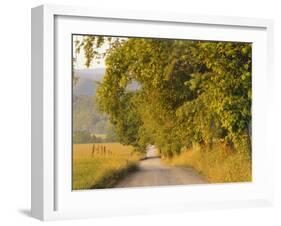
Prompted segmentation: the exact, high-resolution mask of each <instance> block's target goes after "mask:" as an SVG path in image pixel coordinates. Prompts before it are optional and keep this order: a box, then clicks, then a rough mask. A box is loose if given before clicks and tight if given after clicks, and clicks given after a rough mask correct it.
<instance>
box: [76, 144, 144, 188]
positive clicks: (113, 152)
mask: <svg viewBox="0 0 281 226" xmlns="http://www.w3.org/2000/svg"><path fill="white" fill-rule="evenodd" d="M93 147H94V148H93ZM133 150H134V148H133V147H132V146H125V145H122V144H120V143H95V144H73V183H72V184H73V190H81V189H93V188H109V187H113V186H114V185H115V184H116V183H117V181H118V180H119V179H120V178H122V177H123V176H125V175H126V174H127V173H129V172H130V171H133V170H136V169H137V163H138V160H139V159H140V157H141V155H140V154H138V153H137V152H134V151H133Z"/></svg>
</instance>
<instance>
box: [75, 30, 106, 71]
mask: <svg viewBox="0 0 281 226" xmlns="http://www.w3.org/2000/svg"><path fill="white" fill-rule="evenodd" d="M82 39H83V36H82V35H74V36H73V52H74V54H73V55H74V57H75V58H76V60H77V61H76V66H75V69H85V68H87V67H86V66H85V54H84V51H83V49H81V51H80V53H79V54H76V53H75V40H82ZM108 48H109V45H108V44H107V43H105V44H104V45H102V47H101V48H99V49H97V51H98V52H99V53H103V52H105V51H106V50H107V49H108ZM104 61H105V58H101V59H99V63H98V62H97V60H94V61H93V62H92V65H91V66H90V67H89V68H104V67H105V62H104Z"/></svg>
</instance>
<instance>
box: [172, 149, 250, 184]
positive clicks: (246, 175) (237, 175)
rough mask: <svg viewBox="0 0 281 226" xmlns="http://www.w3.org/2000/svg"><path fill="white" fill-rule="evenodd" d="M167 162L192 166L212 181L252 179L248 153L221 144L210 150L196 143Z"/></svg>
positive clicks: (247, 180)
mask: <svg viewBox="0 0 281 226" xmlns="http://www.w3.org/2000/svg"><path fill="white" fill-rule="evenodd" d="M167 162H168V163H169V164H171V165H174V166H184V167H192V168H194V169H195V170H197V171H198V172H199V173H201V174H202V175H203V176H205V178H206V179H207V180H208V181H209V182H210V183H226V182H249V181H252V164H251V159H250V158H249V157H248V155H247V154H245V153H239V152H235V151H234V150H231V149H230V148H227V147H225V146H224V145H221V144H217V145H214V146H213V147H212V149H210V150H209V149H207V148H204V147H202V146H199V145H195V146H193V147H192V148H190V149H187V150H186V151H184V152H182V153H181V154H180V155H178V156H175V157H173V158H171V159H169V160H167Z"/></svg>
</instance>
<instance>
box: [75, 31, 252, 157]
mask: <svg viewBox="0 0 281 226" xmlns="http://www.w3.org/2000/svg"><path fill="white" fill-rule="evenodd" d="M89 37H91V36H89ZM93 37H95V36H93ZM98 40H100V39H97V38H88V39H85V40H84V42H83V44H81V43H80V44H78V45H77V46H78V47H79V48H84V51H85V53H86V54H85V56H86V65H87V66H89V65H90V62H91V61H92V60H93V59H94V56H95V54H96V53H95V46H96V47H97V46H100V45H102V44H103V43H104V42H106V41H107V42H110V48H109V49H108V50H107V51H106V53H104V54H106V74H105V76H104V79H103V81H102V83H101V85H100V86H99V87H98V90H97V103H98V106H99V108H100V110H101V111H102V112H104V113H107V114H108V116H109V118H110V121H111V123H112V125H113V126H114V130H115V132H116V134H117V135H118V137H119V141H120V142H121V143H123V144H130V145H133V146H135V147H136V148H137V149H139V150H143V149H144V147H145V146H146V145H147V144H155V145H156V146H157V147H158V148H159V150H160V152H161V154H162V155H164V156H172V155H175V154H177V153H179V152H181V150H182V149H183V147H189V146H191V145H192V144H193V143H200V144H204V145H206V146H207V147H208V146H211V145H212V144H213V143H214V142H225V143H227V144H229V145H232V146H233V147H234V149H236V150H237V151H239V152H245V153H248V154H251V153H250V151H251V146H250V145H251V144H250V141H251V99H252V91H251V87H252V85H251V64H252V63H251V58H252V57H251V53H252V46H251V44H250V43H241V42H213V41H192V40H169V39H152V38H128V39H115V40H113V41H112V40H111V39H110V40H105V39H101V40H100V41H98ZM132 83H137V84H138V88H137V89H135V90H130V89H128V86H129V85H130V84H132Z"/></svg>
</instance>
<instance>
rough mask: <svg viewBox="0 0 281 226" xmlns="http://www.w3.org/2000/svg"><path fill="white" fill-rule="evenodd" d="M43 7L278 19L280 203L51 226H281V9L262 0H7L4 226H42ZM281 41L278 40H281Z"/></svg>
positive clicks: (0, 57) (2, 61)
mask: <svg viewBox="0 0 281 226" xmlns="http://www.w3.org/2000/svg"><path fill="white" fill-rule="evenodd" d="M43 3H56V4H69V5H77V4H79V5H81V6H83V5H86V6H91V7H98V8H107V7H110V8H116V9H126V10H130V9H133V10H151V11H156V12H157V11H164V12H173V13H177V12H180V13H192V14H209V15H231V16H245V17H262V18H272V19H274V20H275V35H274V38H275V43H274V50H275V54H274V55H275V82H274V83H275V90H274V98H275V99H274V105H273V107H272V109H271V117H270V120H269V122H268V128H269V135H270V136H269V137H270V142H271V144H272V145H271V146H272V148H273V149H274V151H275V172H274V174H272V175H268V176H269V177H272V176H274V178H275V191H276V192H275V196H276V203H275V205H274V207H270V208H254V209H233V210H213V211H197V212H186V213H178V214H165V215H164V214H162V215H148V216H132V217H119V218H109V219H94V220H79V221H77V220H75V221H62V222H50V223H48V224H51V225H81V224H83V225H122V226H126V225H153V224H154V225H216V226H219V225H227V226H231V225H235V226H237V225H256V226H258V225H281V217H280V213H281V196H280V191H281V154H280V153H281V147H279V145H280V144H279V143H280V140H281V132H280V126H281V123H280V122H281V120H280V116H281V79H280V75H281V69H280V67H279V66H280V63H281V48H280V47H281V44H280V41H281V13H280V9H281V6H280V5H279V1H277V0H276V1H274V0H261V1H257V0H256V1H250V0H249V1H245V0H232V1H226V0H212V1H208V0H205V1H203V0H192V1H190V0H183V1H181V0H170V1H164V0H162V1H156V0H135V1H133V0H131V1H130V0H99V1H97V0H80V1H79V2H76V1H75V0H56V1H53V2H51V1H48V0H45V1H41V0H38V1H35V0H24V1H23V0H7V1H2V2H1V7H0V17H1V19H0V24H1V26H0V28H1V35H0V65H1V68H0V86H1V88H0V98H1V101H0V103H1V111H0V140H1V145H0V150H1V154H0V225H5V226H6V225H38V224H42V223H41V222H40V221H38V220H35V219H33V218H31V217H30V216H29V208H30V106H31V104H30V8H31V7H34V6H37V5H39V4H43ZM278 40H279V42H278Z"/></svg>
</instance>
